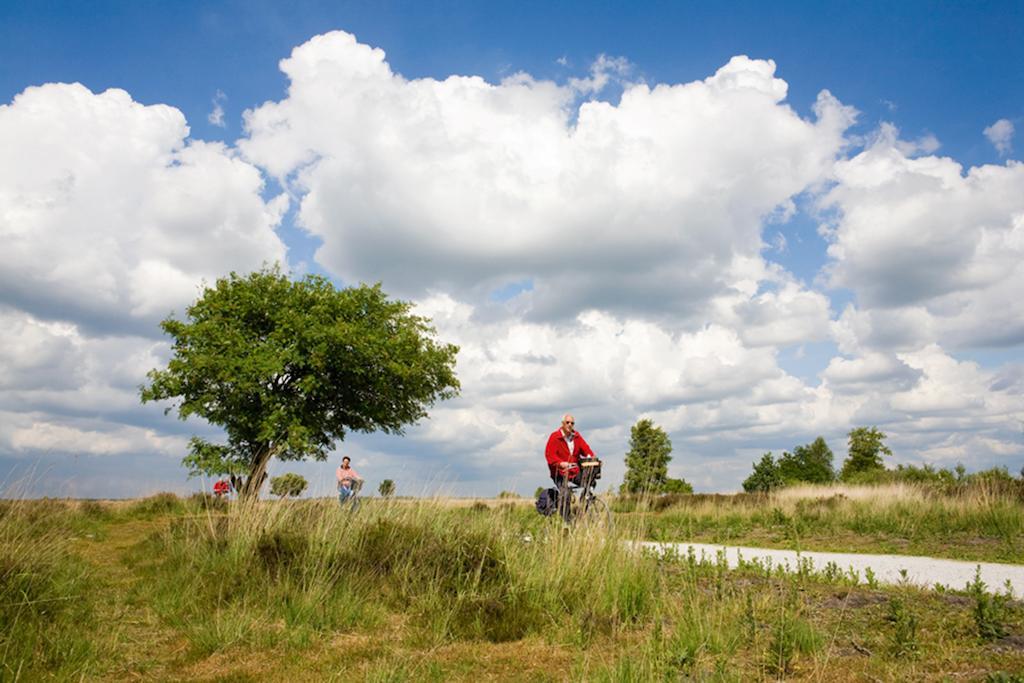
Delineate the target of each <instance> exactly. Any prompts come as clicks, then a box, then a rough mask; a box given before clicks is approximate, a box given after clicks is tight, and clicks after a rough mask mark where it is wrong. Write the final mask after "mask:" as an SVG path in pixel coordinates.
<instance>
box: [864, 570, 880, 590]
mask: <svg viewBox="0 0 1024 683" xmlns="http://www.w3.org/2000/svg"><path fill="white" fill-rule="evenodd" d="M864 581H865V583H867V584H868V588H871V589H875V588H878V577H877V576H876V575H875V570H874V569H872V568H871V567H864Z"/></svg>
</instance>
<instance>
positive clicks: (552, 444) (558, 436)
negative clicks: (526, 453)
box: [544, 429, 597, 477]
mask: <svg viewBox="0 0 1024 683" xmlns="http://www.w3.org/2000/svg"><path fill="white" fill-rule="evenodd" d="M580 455H585V456H587V457H589V458H595V457H597V456H595V455H594V451H593V450H592V449H591V448H590V446H588V445H587V442H586V441H584V440H583V435H582V434H580V433H579V432H576V436H575V437H573V440H572V453H570V452H569V444H567V443H565V435H564V434H562V430H561V429H556V430H555V431H553V432H551V436H549V437H548V445H547V448H545V449H544V458H545V460H547V461H548V471H549V472H550V473H551V476H552V477H553V476H555V471H556V470H558V463H560V462H570V463H573V464H574V465H573V467H570V468H569V471H568V473H567V474H568V475H569V476H570V477H572V476H575V475H576V473H577V472H578V471H579V469H580V468H578V467H576V466H575V463H577V462H579V460H580Z"/></svg>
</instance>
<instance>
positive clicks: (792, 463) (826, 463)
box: [743, 427, 1024, 493]
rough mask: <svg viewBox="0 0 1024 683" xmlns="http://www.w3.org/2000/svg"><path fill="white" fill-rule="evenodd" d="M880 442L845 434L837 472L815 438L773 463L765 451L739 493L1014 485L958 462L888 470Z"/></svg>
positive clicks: (860, 433)
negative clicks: (809, 487) (811, 487)
mask: <svg viewBox="0 0 1024 683" xmlns="http://www.w3.org/2000/svg"><path fill="white" fill-rule="evenodd" d="M886 438H887V437H886V435H885V433H883V432H882V431H880V430H879V429H878V428H877V427H857V428H856V429H853V430H851V431H850V432H849V433H848V434H847V456H846V459H845V460H844V461H843V466H842V468H841V469H840V470H839V472H836V471H835V469H834V468H833V465H832V462H833V454H832V449H830V448H829V447H828V444H827V443H826V442H825V439H824V438H823V437H820V436H819V437H818V438H816V439H815V440H814V441H813V442H811V443H809V444H807V445H805V446H797V447H795V448H794V449H793V452H792V453H790V452H788V451H787V452H783V454H782V455H781V456H779V457H778V458H777V459H776V458H775V457H774V456H773V455H772V453H771V451H769V452H767V453H765V454H764V455H762V456H761V459H760V460H759V461H758V462H755V463H753V471H752V472H751V474H750V476H749V477H747V478H746V479H745V480H744V481H743V490H744V491H747V492H748V493H754V492H767V491H772V490H774V489H778V488H782V487H786V486H793V485H795V484H831V483H833V482H836V481H841V482H843V483H846V484H882V483H895V482H905V483H915V484H930V485H936V486H940V487H943V488H952V487H956V486H963V485H967V484H970V483H974V482H978V481H995V482H1012V481H1014V478H1013V476H1012V475H1011V474H1010V473H1009V471H1008V470H1007V469H1006V468H1005V467H994V468H992V469H989V470H984V471H981V472H975V473H974V474H968V473H967V470H966V468H965V467H964V466H963V465H962V464H957V466H956V467H955V468H953V469H947V468H941V469H939V468H936V467H934V466H932V465H927V464H926V465H922V466H916V465H897V466H896V467H895V468H894V469H889V468H887V467H886V466H885V462H884V460H883V456H891V455H892V450H891V449H890V448H889V447H888V446H886V444H885V439H886ZM1021 478H1022V479H1024V469H1022V470H1021Z"/></svg>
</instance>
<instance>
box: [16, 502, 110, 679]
mask: <svg viewBox="0 0 1024 683" xmlns="http://www.w3.org/2000/svg"><path fill="white" fill-rule="evenodd" d="M95 514H96V510H94V509H93V508H91V507H89V506H85V507H84V508H78V507H77V506H75V505H71V504H69V503H68V502H65V501H61V500H34V501H33V500H24V499H22V498H19V497H14V498H13V499H10V498H9V499H4V500H0V680H17V679H25V680H32V679H35V678H39V677H42V676H44V675H56V676H57V677H59V678H71V679H74V678H80V677H84V676H86V675H87V674H88V673H89V672H90V671H91V670H92V667H93V665H94V664H95V661H96V656H97V651H96V648H95V647H94V645H93V642H92V641H91V640H90V638H89V637H88V633H89V632H90V631H91V629H92V627H93V624H94V623H95V619H94V604H93V601H94V595H93V588H94V586H93V581H92V577H91V575H90V572H89V570H88V569H87V566H86V564H85V563H83V562H81V561H80V560H78V558H76V557H75V556H73V555H72V554H70V553H69V539H70V538H71V536H72V534H73V533H74V532H75V530H76V528H80V527H81V525H82V523H85V524H88V523H89V521H90V518H91V517H92V516H93V515H95Z"/></svg>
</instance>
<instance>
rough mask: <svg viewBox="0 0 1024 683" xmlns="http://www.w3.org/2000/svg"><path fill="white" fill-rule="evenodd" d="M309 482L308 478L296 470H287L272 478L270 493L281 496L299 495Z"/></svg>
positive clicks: (293, 496)
mask: <svg viewBox="0 0 1024 683" xmlns="http://www.w3.org/2000/svg"><path fill="white" fill-rule="evenodd" d="M308 485H309V483H308V482H307V481H306V478H305V477H303V476H302V475H300V474H295V473H294V472H286V473H285V474H282V475H281V476H279V477H274V478H273V479H271V480H270V493H271V494H273V495H275V496H278V497H281V498H285V497H289V496H290V497H292V498H295V497H298V496H300V495H302V492H303V491H305V490H306V487H307V486H308Z"/></svg>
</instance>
